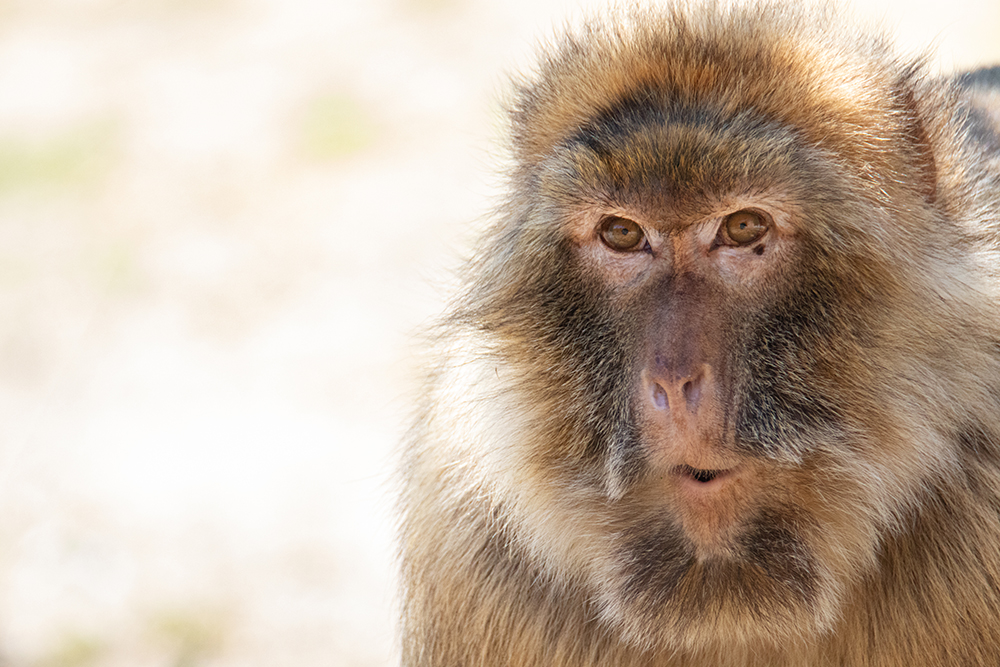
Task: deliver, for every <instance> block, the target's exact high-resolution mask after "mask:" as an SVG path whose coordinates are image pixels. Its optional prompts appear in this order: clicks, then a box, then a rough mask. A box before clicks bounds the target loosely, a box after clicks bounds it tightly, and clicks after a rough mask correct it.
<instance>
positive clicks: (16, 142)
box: [0, 121, 118, 195]
mask: <svg viewBox="0 0 1000 667" xmlns="http://www.w3.org/2000/svg"><path fill="white" fill-rule="evenodd" d="M117 134H118V132H117V125H116V124H115V123H113V122H110V121H102V122H96V123H87V124H84V125H79V126H77V127H74V128H71V129H69V130H67V131H65V132H62V133H59V134H56V135H54V136H49V137H45V138H32V139H26V138H22V137H10V136H2V135H0V195H2V194H8V193H10V192H14V191H17V190H25V189H33V188H38V187H57V188H61V187H67V186H76V185H91V184H94V183H96V182H97V181H99V180H100V178H101V177H102V176H104V175H106V174H107V172H108V171H109V170H110V168H111V166H112V165H113V164H114V157H115V153H116V151H115V146H116V144H117V141H116V139H117Z"/></svg>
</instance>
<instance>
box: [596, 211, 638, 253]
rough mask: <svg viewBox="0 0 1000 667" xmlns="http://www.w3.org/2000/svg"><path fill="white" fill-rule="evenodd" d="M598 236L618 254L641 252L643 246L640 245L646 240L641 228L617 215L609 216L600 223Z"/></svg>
mask: <svg viewBox="0 0 1000 667" xmlns="http://www.w3.org/2000/svg"><path fill="white" fill-rule="evenodd" d="M600 234H601V239H602V240H603V241H604V243H606V244H607V245H608V247H609V248H611V249H612V250H618V251H619V252H627V251H629V250H641V249H642V248H643V246H642V245H640V244H641V243H642V241H643V239H645V238H646V235H645V234H644V233H643V231H642V227H640V226H639V225H637V224H636V223H634V222H632V221H631V220H629V219H628V218H619V217H618V216H617V215H609V216H608V217H606V218H604V220H602V221H601V227H600Z"/></svg>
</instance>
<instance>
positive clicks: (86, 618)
mask: <svg viewBox="0 0 1000 667" xmlns="http://www.w3.org/2000/svg"><path fill="white" fill-rule="evenodd" d="M592 5H593V6H596V5H598V3H592ZM584 6H585V5H583V4H581V3H579V2H567V1H559V0H494V1H492V2H490V1H487V0H359V1H357V2H346V1H343V0H340V1H338V0H334V1H333V2H329V1H321V0H314V1H309V0H0V666H17V667H20V666H38V667H86V666H90V665H94V666H105V665H107V666H112V665H113V666H121V667H126V666H128V667H142V666H146V665H148V666H164V667H195V666H200V665H206V666H208V665H218V666H223V665H225V666H236V665H247V666H256V665H261V666H264V665H267V666H272V665H273V666H281V665H288V666H289V667H312V666H319V665H329V666H340V665H345V666H346V665H359V666H360V665H384V664H387V663H389V662H390V661H391V659H392V658H391V656H392V652H393V648H392V645H393V622H392V585H391V572H392V556H391V550H392V546H391V541H392V537H391V535H392V527H391V516H392V513H391V501H390V498H391V494H392V492H391V470H392V456H393V454H392V450H393V448H394V446H395V443H396V442H397V441H398V439H399V437H400V433H401V431H402V429H403V428H404V424H405V421H406V413H407V405H408V403H409V397H411V396H412V395H413V393H414V392H415V391H416V387H415V386H414V381H413V377H414V376H415V362H414V361H413V359H414V354H413V352H414V348H413V347H412V345H411V344H410V343H409V342H408V341H410V340H411V332H412V331H413V330H414V329H415V328H417V327H419V326H420V325H421V324H422V323H424V322H426V321H427V320H428V319H429V318H430V317H432V316H433V314H434V313H436V312H437V311H438V310H439V308H440V305H439V304H440V301H441V295H442V293H443V291H444V290H446V289H447V288H446V287H445V285H446V283H447V281H448V275H449V274H448V268H449V267H453V266H454V265H455V262H456V258H457V257H459V256H460V255H461V253H462V250H463V248H465V247H466V244H467V243H468V242H469V239H470V234H469V230H470V229H472V226H473V224H474V223H475V221H476V220H480V219H482V217H483V215H484V213H485V212H486V211H487V209H488V206H489V201H490V197H491V196H494V195H495V192H496V191H495V188H496V187H497V182H498V179H497V177H496V176H495V174H496V166H497V165H498V164H499V155H498V145H499V144H498V141H497V139H498V136H499V135H500V133H501V131H502V126H503V122H502V118H501V115H500V113H499V110H498V109H499V106H498V104H497V100H498V99H499V96H500V93H501V92H502V91H503V90H504V81H505V74H504V73H505V72H507V71H509V70H512V69H514V68H517V67H520V66H523V65H524V64H525V63H527V62H530V54H531V52H532V51H533V45H534V43H535V41H536V40H537V39H539V38H542V37H545V36H547V35H550V34H551V33H552V30H553V28H554V27H556V26H558V25H559V24H561V23H562V22H564V21H565V20H571V19H573V18H574V17H578V16H579V15H580V14H581V11H580V10H581V8H582V7H584ZM860 13H861V14H862V15H863V16H865V17H869V18H871V17H876V18H877V17H883V18H884V19H885V22H886V25H887V26H888V27H889V28H890V30H892V31H893V32H894V33H896V34H897V35H898V41H899V43H900V44H901V45H902V46H903V47H904V48H906V49H908V50H911V51H917V50H919V49H920V48H922V47H924V46H926V45H928V44H931V43H934V44H936V45H937V51H938V53H939V58H938V60H936V61H935V62H936V63H941V65H940V67H941V69H943V70H944V71H950V70H951V69H952V68H954V67H962V66H970V65H973V64H975V63H977V62H986V61H990V60H995V61H1000V0H959V1H953V2H945V1H937V2H930V1H927V0H924V1H923V2H915V1H914V0H900V1H898V2H888V1H887V2H874V3H871V4H870V5H869V6H868V7H867V8H864V9H862V10H860ZM937 66H938V65H936V67H937Z"/></svg>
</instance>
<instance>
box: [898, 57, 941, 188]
mask: <svg viewBox="0 0 1000 667" xmlns="http://www.w3.org/2000/svg"><path fill="white" fill-rule="evenodd" d="M919 69H920V67H919V65H915V66H913V67H912V68H908V69H907V71H906V72H904V74H903V76H902V77H900V81H899V83H898V85H897V89H896V100H897V104H898V105H899V107H900V109H899V111H900V118H902V119H903V123H904V125H903V136H904V138H905V140H906V143H907V144H908V145H909V146H910V149H911V151H910V162H911V164H910V165H907V166H908V167H910V169H912V170H913V172H914V174H915V176H916V178H915V180H914V186H915V187H916V189H917V190H918V191H919V192H920V194H921V195H923V197H924V199H926V200H927V202H928V203H929V204H933V203H934V202H935V201H936V200H937V191H938V167H937V160H936V159H935V157H934V144H933V141H932V138H931V134H930V132H929V131H928V128H927V125H926V123H925V120H924V119H925V114H926V113H927V106H928V105H927V104H926V102H925V104H921V100H919V99H918V96H917V93H916V92H915V86H918V85H920V83H919V82H920V78H919V77H920V74H919V73H918V72H919Z"/></svg>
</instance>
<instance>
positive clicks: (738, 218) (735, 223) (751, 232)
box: [722, 211, 768, 245]
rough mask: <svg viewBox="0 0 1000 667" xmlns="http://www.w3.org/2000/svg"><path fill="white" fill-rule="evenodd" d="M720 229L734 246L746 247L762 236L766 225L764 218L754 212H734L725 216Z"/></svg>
mask: <svg viewBox="0 0 1000 667" xmlns="http://www.w3.org/2000/svg"><path fill="white" fill-rule="evenodd" d="M722 228H723V230H724V232H725V236H726V238H727V239H729V241H731V242H732V243H733V244H734V245H747V244H748V243H753V242H754V241H756V240H757V239H759V238H761V237H762V236H764V234H765V233H766V232H767V228H768V225H767V220H765V219H764V216H763V215H761V214H760V213H757V212H756V211H736V212H735V213H730V214H729V215H727V216H726V219H725V220H724V221H723V223H722Z"/></svg>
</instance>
